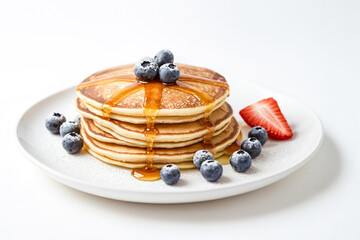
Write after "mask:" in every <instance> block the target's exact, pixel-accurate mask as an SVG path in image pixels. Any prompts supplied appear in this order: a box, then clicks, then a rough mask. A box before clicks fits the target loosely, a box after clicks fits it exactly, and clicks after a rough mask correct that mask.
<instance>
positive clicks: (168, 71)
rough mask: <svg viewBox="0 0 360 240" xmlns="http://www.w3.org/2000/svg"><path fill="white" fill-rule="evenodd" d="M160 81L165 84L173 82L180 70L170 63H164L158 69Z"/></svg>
mask: <svg viewBox="0 0 360 240" xmlns="http://www.w3.org/2000/svg"><path fill="white" fill-rule="evenodd" d="M159 76H160V81H161V82H163V83H167V84H172V83H175V82H176V81H177V80H178V79H179V76H180V70H179V69H178V68H177V66H175V65H174V64H172V63H165V64H164V65H162V66H161V67H160V69H159Z"/></svg>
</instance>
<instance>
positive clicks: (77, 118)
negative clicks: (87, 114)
mask: <svg viewBox="0 0 360 240" xmlns="http://www.w3.org/2000/svg"><path fill="white" fill-rule="evenodd" d="M80 120H81V115H76V117H74V120H73V121H74V122H76V123H78V124H80Z"/></svg>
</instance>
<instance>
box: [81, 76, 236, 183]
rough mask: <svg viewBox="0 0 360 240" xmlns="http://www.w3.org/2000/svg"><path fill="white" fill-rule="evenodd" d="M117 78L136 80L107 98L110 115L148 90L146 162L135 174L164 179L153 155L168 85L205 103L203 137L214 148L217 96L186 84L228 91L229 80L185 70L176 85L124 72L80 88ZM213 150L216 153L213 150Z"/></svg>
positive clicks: (105, 113)
mask: <svg viewBox="0 0 360 240" xmlns="http://www.w3.org/2000/svg"><path fill="white" fill-rule="evenodd" d="M113 82H132V83H131V84H129V85H127V86H125V87H124V88H123V89H121V90H119V91H118V92H116V93H115V94H114V95H113V96H111V97H110V99H109V100H107V101H105V102H104V104H103V105H102V107H101V109H102V112H103V116H104V117H105V118H109V115H110V113H111V112H112V108H113V107H115V106H116V105H117V104H119V103H120V101H121V100H123V99H125V98H126V97H128V96H130V95H131V94H133V93H135V92H138V91H140V90H142V89H144V90H145V96H144V106H143V111H144V115H145V118H146V128H145V129H144V132H143V133H144V136H145V140H146V163H145V167H144V168H139V169H134V170H133V171H132V173H131V174H132V175H133V176H134V177H135V178H137V179H139V180H142V181H155V180H158V179H160V171H159V170H158V169H157V168H155V167H153V159H154V155H155V150H154V149H153V146H154V141H155V139H156V135H157V133H158V132H157V129H156V127H155V120H156V115H157V113H158V110H159V108H160V104H161V98H162V92H163V89H164V88H172V89H176V90H179V91H182V92H186V93H190V94H192V95H194V96H195V97H196V98H197V99H198V100H200V101H201V103H202V104H203V106H204V107H205V113H204V118H203V119H202V120H201V124H202V125H203V126H204V127H205V128H206V129H207V130H208V133H207V134H206V135H205V137H204V140H203V146H204V148H205V149H209V150H210V151H211V150H213V149H214V146H213V144H212V141H211V140H212V137H213V134H214V132H215V126H214V124H213V123H212V122H211V120H210V114H211V113H212V111H213V110H214V107H215V106H214V99H213V98H212V97H211V96H210V95H209V94H208V93H206V92H204V91H200V90H198V89H197V88H195V87H193V86H191V85H189V84H186V82H197V83H202V84H210V85H215V86H219V87H223V88H226V89H227V91H228V90H229V86H228V84H227V83H226V82H222V81H217V80H213V79H209V78H203V77H197V76H193V75H186V74H185V75H184V74H183V75H180V78H179V79H178V81H176V83H175V84H174V85H164V84H162V83H161V82H160V81H159V79H157V80H154V81H152V82H149V83H143V82H140V81H138V80H136V79H134V76H133V75H124V76H121V78H109V79H103V80H99V81H94V82H89V83H83V84H80V85H79V86H78V88H77V91H80V90H82V89H85V88H88V87H93V86H101V85H105V84H108V83H113ZM240 138H241V137H240ZM232 146H233V145H231V146H230V147H232ZM213 154H215V153H214V152H213Z"/></svg>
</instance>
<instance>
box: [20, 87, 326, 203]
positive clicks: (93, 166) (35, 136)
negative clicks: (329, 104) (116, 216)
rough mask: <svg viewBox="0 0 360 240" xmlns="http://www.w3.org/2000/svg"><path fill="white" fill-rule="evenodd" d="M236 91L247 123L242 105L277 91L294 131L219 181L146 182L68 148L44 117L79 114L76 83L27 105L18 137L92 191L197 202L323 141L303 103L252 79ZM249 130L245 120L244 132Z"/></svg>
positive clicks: (66, 179)
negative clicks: (240, 170)
mask: <svg viewBox="0 0 360 240" xmlns="http://www.w3.org/2000/svg"><path fill="white" fill-rule="evenodd" d="M232 89H234V88H232ZM232 92H233V94H232V95H231V96H230V98H229V102H230V104H231V105H232V107H233V109H234V115H235V117H236V118H237V120H238V121H239V122H240V123H241V124H243V125H245V124H244V123H243V121H242V120H241V118H240V117H239V114H238V112H239V110H240V109H242V108H244V107H245V106H247V105H249V104H252V103H254V102H256V101H258V100H261V99H264V98H267V97H274V98H275V99H276V100H277V101H278V103H279V105H280V108H281V110H282V112H283V113H284V115H285V117H286V119H287V120H288V122H289V124H290V126H291V128H292V130H293V132H294V137H293V138H292V139H291V140H287V141H274V140H268V142H267V143H266V144H265V145H264V147H263V151H262V154H261V155H260V156H259V157H258V158H257V159H255V160H253V164H252V167H251V168H250V169H249V170H248V171H247V172H246V173H237V172H235V171H234V170H233V169H232V168H231V166H230V165H225V166H224V172H223V176H222V177H221V179H220V180H219V181H218V182H216V183H209V182H207V181H206V180H205V179H203V177H202V176H201V174H200V172H199V171H198V170H188V171H183V172H182V173H181V178H180V181H179V182H178V183H177V185H175V186H167V185H166V184H165V183H163V182H162V181H161V180H159V181H155V182H142V181H138V180H136V179H134V178H133V177H132V176H131V174H130V170H128V169H122V168H117V167H113V166H110V165H107V164H105V163H102V162H100V161H98V160H97V159H95V158H93V157H92V156H90V155H89V154H87V153H86V151H85V150H82V151H81V152H80V153H78V154H75V155H70V154H67V153H66V152H65V150H63V148H62V146H61V137H60V135H53V134H51V133H49V132H48V130H47V129H46V128H45V123H44V121H45V118H46V117H47V116H48V115H49V114H50V113H52V112H54V111H56V112H60V113H63V114H64V115H65V116H66V117H67V119H68V120H71V119H73V118H74V117H75V116H76V115H77V114H76V112H75V108H74V101H75V98H76V97H75V87H74V88H69V89H66V90H63V91H61V92H59V93H57V94H54V95H52V96H49V97H47V98H46V99H44V100H42V101H40V102H38V103H37V104H35V105H34V106H32V107H31V108H30V109H28V110H27V111H26V112H25V113H24V115H23V116H22V118H21V119H20V121H19V123H18V127H17V138H18V141H19V145H20V148H21V149H22V150H23V152H24V153H25V155H26V156H27V157H28V158H29V159H30V160H31V161H32V162H33V163H35V165H37V166H39V167H40V168H41V169H43V170H44V171H45V172H46V173H48V174H49V175H50V176H51V177H53V178H55V179H56V180H58V181H59V182H61V183H63V184H66V185H68V186H70V187H72V188H75V189H78V190H80V191H84V192H87V193H90V194H94V195H98V196H102V197H106V198H112V199H118V200H125V201H132V202H143V203H185V202H198V201H206V200H213V199H220V198H225V197H230V196H234V195H237V194H241V193H245V192H249V191H252V190H255V189H258V188H261V187H264V186H266V185H269V184H271V183H274V182H276V181H278V180H280V179H282V178H284V177H285V176H287V175H289V174H291V173H293V172H294V171H295V170H296V169H298V168H299V167H301V166H302V165H303V164H304V163H305V162H306V161H307V160H309V159H310V158H311V157H312V156H313V155H314V154H315V152H316V151H317V149H318V148H319V146H320V144H321V142H322V138H323V129H322V126H321V123H320V121H319V119H318V118H317V117H316V115H315V114H314V113H313V112H312V111H311V110H309V109H308V108H307V107H305V106H304V105H303V104H301V103H299V102H297V101H295V100H293V99H291V98H288V97H285V96H283V95H280V94H277V93H274V92H271V91H268V90H265V89H261V88H259V87H258V86H254V85H251V84H249V83H238V84H237V86H236V94H235V93H234V92H235V90H233V91H232ZM248 130H249V127H247V126H245V127H244V128H243V134H244V135H246V134H247V131H248Z"/></svg>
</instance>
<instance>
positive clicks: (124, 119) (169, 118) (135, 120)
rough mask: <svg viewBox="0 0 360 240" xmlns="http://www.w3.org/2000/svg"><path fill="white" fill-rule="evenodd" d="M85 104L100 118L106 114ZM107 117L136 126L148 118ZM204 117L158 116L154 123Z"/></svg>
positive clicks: (118, 115) (111, 114) (201, 115)
mask: <svg viewBox="0 0 360 240" xmlns="http://www.w3.org/2000/svg"><path fill="white" fill-rule="evenodd" d="M84 104H85V106H86V107H87V109H88V110H89V111H90V112H92V113H94V114H95V115H98V116H104V113H103V111H102V110H99V109H97V108H95V107H93V106H91V105H90V104H87V103H85V102H84ZM220 106H221V105H219V106H216V107H215V109H214V110H216V109H217V108H219V107H220ZM107 117H109V118H111V119H115V120H119V121H121V122H129V123H134V124H146V118H144V117H143V116H127V115H120V114H114V113H110V114H108V116H107ZM203 117H204V115H203V114H197V115H192V116H157V117H156V118H155V121H154V122H155V123H167V124H172V123H185V122H193V121H196V120H199V119H201V118H203Z"/></svg>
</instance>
